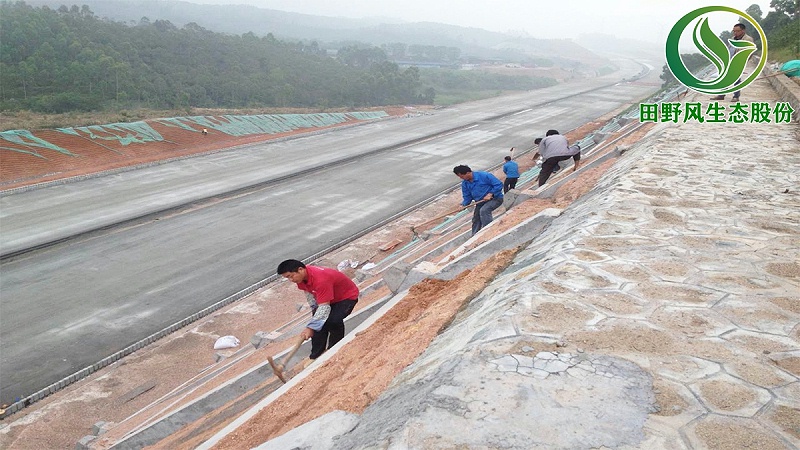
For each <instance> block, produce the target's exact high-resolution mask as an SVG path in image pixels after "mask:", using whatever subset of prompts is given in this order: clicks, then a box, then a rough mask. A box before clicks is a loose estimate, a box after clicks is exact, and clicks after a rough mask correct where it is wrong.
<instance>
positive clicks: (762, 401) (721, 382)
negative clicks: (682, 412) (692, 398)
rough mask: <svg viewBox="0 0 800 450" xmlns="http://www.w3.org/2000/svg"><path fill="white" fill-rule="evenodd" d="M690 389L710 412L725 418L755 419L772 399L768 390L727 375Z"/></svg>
mask: <svg viewBox="0 0 800 450" xmlns="http://www.w3.org/2000/svg"><path fill="white" fill-rule="evenodd" d="M689 389H691V390H692V392H694V393H695V395H697V397H698V398H699V399H700V401H701V402H703V404H704V405H705V406H706V408H708V409H709V411H712V412H714V413H716V414H721V415H725V416H738V417H753V416H754V415H755V414H756V413H757V412H758V411H759V410H760V409H761V408H763V407H764V405H766V404H767V403H769V401H770V400H771V399H772V396H771V395H770V393H769V391H767V390H766V389H764V388H760V387H758V386H755V385H752V384H750V383H748V382H746V381H743V380H741V379H738V378H734V377H732V376H730V375H728V374H725V373H718V374H716V375H714V376H712V377H710V378H707V379H704V380H699V381H697V382H695V383H692V384H690V385H689Z"/></svg>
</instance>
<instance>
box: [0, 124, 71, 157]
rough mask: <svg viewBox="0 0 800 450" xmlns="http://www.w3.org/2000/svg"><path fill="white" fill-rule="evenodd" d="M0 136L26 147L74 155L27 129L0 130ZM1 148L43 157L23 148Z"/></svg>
mask: <svg viewBox="0 0 800 450" xmlns="http://www.w3.org/2000/svg"><path fill="white" fill-rule="evenodd" d="M0 138H2V139H3V140H5V141H8V142H12V143H14V144H18V145H22V146H25V147H28V148H31V147H33V148H42V149H47V150H53V151H56V152H59V153H62V154H64V155H69V156H75V154H73V153H70V151H69V150H67V149H65V148H61V147H59V146H57V145H55V144H51V143H50V142H47V141H45V140H44V139H40V138H38V137H36V136H34V135H33V134H31V132H30V131H28V130H8V131H3V132H0ZM3 149H5V150H14V151H18V152H20V153H32V154H33V155H35V156H38V157H40V158H44V157H43V156H42V155H40V154H39V153H36V152H28V151H25V150H18V149H14V148H9V147H3Z"/></svg>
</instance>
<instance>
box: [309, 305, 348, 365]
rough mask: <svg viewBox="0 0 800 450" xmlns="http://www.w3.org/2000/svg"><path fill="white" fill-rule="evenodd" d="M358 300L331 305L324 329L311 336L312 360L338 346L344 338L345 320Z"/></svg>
mask: <svg viewBox="0 0 800 450" xmlns="http://www.w3.org/2000/svg"><path fill="white" fill-rule="evenodd" d="M357 302H358V300H342V301H340V302H336V303H331V313H330V315H329V316H328V320H326V321H325V323H324V324H323V325H322V329H320V330H319V331H314V335H313V336H311V356H309V358H311V359H317V358H319V357H320V355H322V354H323V353H325V350H327V349H329V348H331V347H333V346H334V345H336V343H337V342H339V341H341V340H342V338H343V337H344V318H345V317H347V316H349V315H350V313H351V312H353V308H355V306H356V303H357Z"/></svg>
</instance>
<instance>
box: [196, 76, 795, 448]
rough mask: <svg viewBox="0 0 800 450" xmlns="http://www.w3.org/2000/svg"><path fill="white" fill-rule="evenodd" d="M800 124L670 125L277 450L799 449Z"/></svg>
mask: <svg viewBox="0 0 800 450" xmlns="http://www.w3.org/2000/svg"><path fill="white" fill-rule="evenodd" d="M745 98H747V99H752V101H759V102H769V103H774V102H775V101H777V100H778V98H777V96H776V95H775V92H774V91H773V90H772V89H771V88H770V87H769V86H768V85H767V84H766V82H763V81H759V82H757V83H756V84H755V85H754V86H752V87H750V88H748V89H747V91H746V97H745ZM686 101H695V102H707V99H706V98H705V97H704V96H695V97H694V98H693V97H692V96H689V98H688V99H687V100H686ZM798 131H800V130H798V124H797V122H796V121H795V122H793V123H791V124H785V123H783V124H776V123H769V124H764V123H755V124H732V123H730V124H708V123H705V124H700V123H696V122H689V123H685V124H669V125H663V126H659V127H657V128H656V129H655V130H654V131H653V132H652V133H651V135H650V136H648V137H647V138H646V139H644V140H642V141H641V142H640V143H638V144H636V145H635V146H633V147H632V148H630V149H629V151H627V152H626V153H625V154H624V155H623V156H622V158H621V159H620V162H619V163H618V164H617V165H615V166H614V168H613V169H612V170H611V171H610V172H608V173H607V174H606V175H605V177H604V179H603V180H602V181H601V183H600V184H599V185H598V186H597V187H596V188H595V189H594V190H593V191H592V192H591V193H590V194H588V195H586V196H584V197H583V198H581V199H580V200H579V201H577V202H576V203H574V204H573V205H572V206H571V207H570V208H568V209H567V210H565V211H564V213H563V214H562V215H561V216H560V217H558V218H557V219H555V220H554V221H553V223H552V224H551V226H550V227H549V228H548V229H547V230H546V231H545V232H544V233H542V234H541V235H540V236H531V238H535V240H534V241H533V242H532V243H531V244H530V245H529V246H528V247H527V249H525V250H524V251H522V252H521V253H520V254H518V255H517V257H516V259H515V261H514V263H513V265H512V266H511V267H509V268H508V269H507V270H506V271H505V272H504V273H503V274H502V275H501V276H499V277H497V278H496V279H495V280H494V282H493V283H492V284H491V285H490V286H488V287H487V288H486V289H485V290H484V291H483V292H482V293H481V294H480V295H479V296H478V297H477V298H475V299H474V300H472V301H471V302H470V304H469V306H468V307H467V309H466V310H465V311H463V312H462V313H461V314H460V315H459V316H458V317H457V318H456V320H455V322H454V323H453V325H452V326H450V327H449V328H448V329H447V330H446V331H444V332H443V333H442V334H441V335H440V336H439V337H438V338H437V339H435V340H434V342H433V343H432V345H431V346H430V347H429V348H428V349H427V350H426V351H425V352H424V353H423V354H422V355H421V356H420V357H419V358H417V360H416V361H415V362H414V363H413V364H412V365H411V366H409V367H407V368H406V369H405V370H404V371H403V372H402V373H401V374H400V375H399V376H398V377H397V378H395V379H394V381H393V382H392V385H391V386H390V387H389V388H388V389H387V390H386V391H385V392H384V393H383V394H382V395H381V396H380V397H379V398H378V399H377V400H376V401H375V402H373V403H372V404H371V405H370V406H369V407H368V408H367V409H366V410H365V411H364V413H363V414H361V415H360V416H359V415H352V414H346V413H343V412H336V413H331V414H332V415H327V416H322V417H321V418H320V419H318V420H316V421H313V422H309V423H307V424H306V425H304V426H303V427H300V428H296V429H295V430H293V431H291V432H289V433H287V434H285V435H283V436H281V437H279V438H276V439H274V440H272V441H270V442H267V443H265V444H263V445H262V446H261V447H259V448H260V449H262V450H263V449H273V448H307V449H311V448H335V449H356V448H508V449H530V448H548V449H553V448H564V449H566V448H569V449H578V448H581V449H583V448H586V449H588V448H601V447H607V448H640V449H645V448H647V449H652V448H663V449H681V448H685V449H689V448H718V449H723V448H725V449H727V448H760V449H796V448H798V442H800V431H798V430H800V427H799V426H798V424H800V350H798V349H800V325H799V324H800V307H798V305H799V304H800V263H799V261H800V214H798V211H800V188H799V187H798V186H800V172H798V171H797V167H800V150H798V149H799V148H800V146H799V145H798V137H797V136H798V134H797V133H798ZM487 256H488V255H487ZM332 428H336V430H337V432H333V431H332ZM230 431H231V430H227V432H230ZM210 444H211V441H209V446H210ZM206 447H208V446H206ZM206 447H203V448H206Z"/></svg>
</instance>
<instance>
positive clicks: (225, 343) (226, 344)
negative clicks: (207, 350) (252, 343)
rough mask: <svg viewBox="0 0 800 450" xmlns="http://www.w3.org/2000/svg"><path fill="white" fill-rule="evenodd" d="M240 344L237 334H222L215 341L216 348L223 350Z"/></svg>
mask: <svg viewBox="0 0 800 450" xmlns="http://www.w3.org/2000/svg"><path fill="white" fill-rule="evenodd" d="M238 346H239V339H236V336H222V337H221V338H219V339H217V342H214V350H222V349H224V348H233V347H238Z"/></svg>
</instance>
